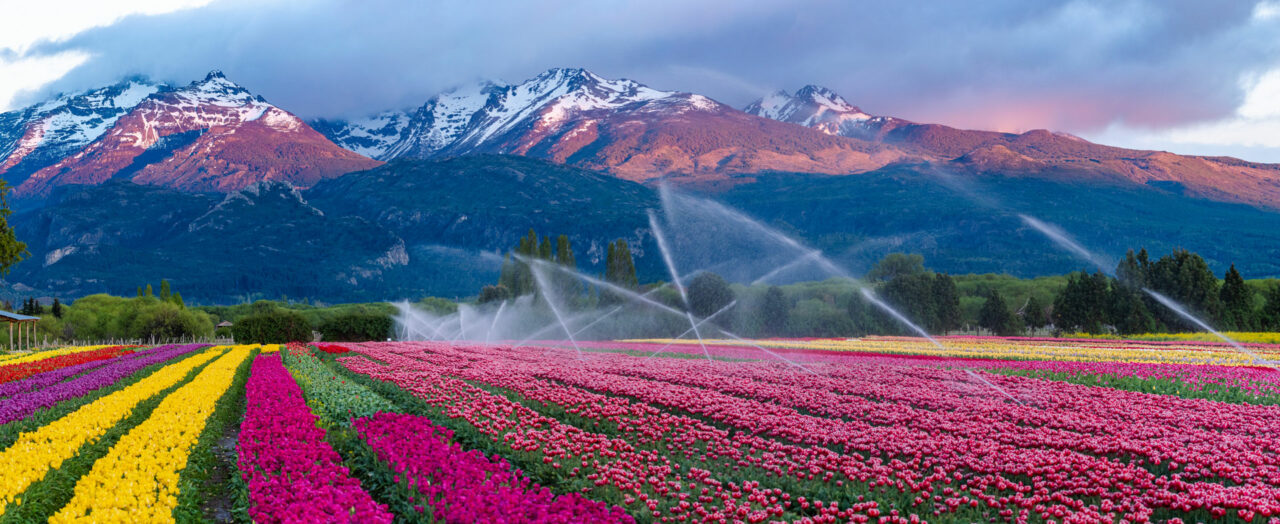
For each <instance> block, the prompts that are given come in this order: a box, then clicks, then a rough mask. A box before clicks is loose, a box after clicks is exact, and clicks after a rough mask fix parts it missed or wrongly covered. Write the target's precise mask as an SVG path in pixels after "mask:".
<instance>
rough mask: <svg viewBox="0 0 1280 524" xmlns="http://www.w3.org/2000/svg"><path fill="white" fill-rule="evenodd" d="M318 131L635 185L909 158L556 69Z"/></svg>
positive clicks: (701, 101)
mask: <svg viewBox="0 0 1280 524" xmlns="http://www.w3.org/2000/svg"><path fill="white" fill-rule="evenodd" d="M315 126H316V128H317V129H318V130H320V131H321V132H324V133H325V134H326V135H327V136H328V137H329V138H330V139H331V140H333V141H334V142H335V143H338V144H340V145H342V146H344V147H347V148H349V149H352V150H353V151H359V152H361V153H362V154H366V155H368V156H370V157H372V158H375V159H379V160H390V159H393V158H398V157H403V156H408V157H416V158H435V157H450V156H457V155H464V154H471V153H501V154H517V155H526V156H533V157H536V158H544V159H548V160H553V161H556V162H565V163H572V164H575V165H579V166H583V167H590V168H595V169H605V170H608V171H610V172H613V173H614V174H616V175H619V176H622V177H624V178H629V179H633V180H643V179H650V178H655V177H661V176H668V175H679V176H695V177H703V176H707V175H712V176H716V177H722V176H724V175H728V174H733V173H740V172H757V171H763V170H792V171H794V170H805V171H812V172H820V173H850V172H857V171H860V170H865V169H867V168H869V167H872V166H878V165H883V163H884V162H886V161H889V160H892V159H897V158H899V157H900V156H901V155H899V154H897V153H896V152H893V151H891V150H892V149H893V148H891V147H884V146H875V147H871V148H863V147H860V145H859V144H856V143H853V142H848V141H839V140H830V139H825V138H823V137H822V136H821V135H818V134H816V133H813V132H811V131H808V130H805V129H801V128H796V127H794V126H789V125H780V124H778V123H777V122H774V121H771V120H768V119H763V118H759V117H755V116H752V115H748V114H746V113H743V112H741V111H737V110H735V109H733V108H731V107H729V106H726V105H724V104H721V103H719V102H716V101H714V100H712V99H710V98H707V97H705V96H702V95H698V94H693V93H686V92H680V91H662V90H658V89H653V88H650V87H647V86H645V85H643V84H640V83H638V82H635V81H632V80H625V79H623V80H611V79H606V78H603V77H601V76H599V75H596V74H594V73H592V72H590V71H586V70H584V69H551V70H548V71H546V72H544V73H542V74H540V75H538V76H536V77H534V78H531V79H529V80H527V81H525V82H522V83H519V84H515V85H506V84H499V83H492V82H486V83H481V84H477V85H473V86H467V87H462V88H458V89H454V90H452V91H449V92H446V93H443V94H440V95H438V96H435V97H433V98H431V99H430V100H428V101H427V103H425V104H424V105H423V106H422V107H421V108H419V109H418V110H417V111H415V112H414V113H413V114H412V115H411V116H409V117H408V118H407V120H406V119H405V118H404V116H403V114H400V113H394V112H393V113H383V114H380V115H376V116H373V117H370V118H368V119H363V120H353V121H349V122H340V121H322V122H317V123H316V124H315ZM396 137H398V138H396ZM873 157H874V158H873Z"/></svg>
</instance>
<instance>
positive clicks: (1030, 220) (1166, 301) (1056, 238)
mask: <svg viewBox="0 0 1280 524" xmlns="http://www.w3.org/2000/svg"><path fill="white" fill-rule="evenodd" d="M1018 216H1019V217H1021V218H1022V221H1023V222H1025V223H1026V224H1027V225H1030V226H1031V227H1033V228H1035V229H1036V230H1037V231H1040V233H1041V234H1043V235H1044V236H1046V237H1048V238H1049V240H1052V241H1053V242H1054V243H1055V244H1057V245H1058V246H1059V247H1061V248H1063V249H1065V250H1067V251H1070V252H1071V253H1074V254H1075V255H1076V256H1079V257H1080V258H1082V259H1084V260H1087V261H1089V262H1090V263H1092V264H1094V265H1096V266H1098V269H1100V270H1101V271H1102V272H1103V273H1106V274H1108V275H1113V272H1112V271H1110V270H1108V269H1107V268H1106V267H1104V266H1103V265H1102V261H1103V259H1102V258H1101V257H1098V256H1097V255H1095V254H1094V253H1093V252H1092V251H1089V250H1088V249H1085V247H1084V246H1082V245H1080V244H1079V243H1078V242H1076V241H1075V240H1073V239H1071V237H1070V236H1068V235H1067V234H1066V232H1064V231H1062V230H1061V229H1060V228H1058V227H1057V226H1054V225H1051V224H1048V223H1046V222H1042V221H1040V220H1038V219H1036V218H1034V217H1031V216H1027V215H1018ZM1142 291H1143V292H1144V293H1146V294H1147V295H1149V296H1151V298H1154V299H1155V300H1156V302H1159V303H1160V305H1162V306H1164V307H1166V308H1168V309H1169V311H1172V312H1174V313H1175V314H1177V315H1178V316H1180V317H1182V318H1184V319H1186V320H1187V321H1189V322H1191V323H1193V324H1195V325H1196V326H1198V327H1200V328H1201V329H1203V330H1205V331H1208V332H1209V333H1212V334H1213V335H1214V336H1216V337H1218V338H1220V339H1222V341H1223V342H1226V343H1227V344H1228V345H1230V346H1231V347H1232V348H1234V349H1235V350H1236V351H1239V352H1241V353H1244V354H1247V355H1249V356H1250V357H1251V358H1252V359H1253V361H1254V362H1258V363H1262V364H1263V365H1265V366H1267V367H1270V368H1271V369H1274V370H1276V371H1280V367H1277V366H1276V364H1275V363H1273V362H1271V361H1269V360H1267V359H1264V358H1262V357H1260V356H1258V354H1257V353H1254V352H1253V351H1250V350H1248V349H1246V348H1245V347H1244V346H1242V345H1240V343H1239V342H1236V341H1235V340H1232V339H1231V337H1228V336H1226V335H1224V334H1222V332H1220V331H1218V330H1216V329H1214V328H1213V327H1212V326H1210V325H1209V323H1208V322H1205V321H1204V320H1201V319H1200V318H1199V317H1197V316H1195V315H1193V314H1191V312H1190V311H1188V310H1187V308H1185V307H1183V306H1182V305H1181V304H1179V303H1177V302H1176V301H1174V300H1173V299H1171V298H1169V297H1166V296H1164V295H1162V294H1160V293H1157V292H1155V291H1152V290H1150V289H1147V288H1145V287H1144V288H1142Z"/></svg>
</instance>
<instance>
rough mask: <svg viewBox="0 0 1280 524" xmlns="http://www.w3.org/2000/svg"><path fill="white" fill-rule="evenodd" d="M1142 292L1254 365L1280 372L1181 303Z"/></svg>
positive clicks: (1153, 292) (1153, 293)
mask: <svg viewBox="0 0 1280 524" xmlns="http://www.w3.org/2000/svg"><path fill="white" fill-rule="evenodd" d="M1142 291H1143V292H1144V293H1146V294H1148V295H1151V298H1154V299H1156V302H1159V303H1160V304H1161V305H1163V306H1164V307H1167V308H1169V309H1170V310H1171V311H1173V312H1174V313H1177V314H1178V315H1180V316H1182V317H1183V318H1185V319H1187V320H1190V321H1191V322H1193V323H1194V324H1195V325H1197V326H1199V327H1200V329H1203V330H1205V331H1208V332H1210V333H1213V335H1214V336H1216V337H1218V338H1220V339H1222V341H1223V342H1226V343H1227V344H1230V345H1231V347H1232V348H1235V350H1236V351H1239V352H1241V353H1244V354H1246V355H1249V357H1250V358H1252V359H1253V363H1255V364H1262V365H1264V366H1266V367H1269V368H1271V369H1272V370H1273V371H1280V367H1277V366H1276V363H1275V362H1272V361H1271V360H1268V359H1265V358H1263V357H1262V356H1260V355H1258V354H1257V353H1255V352H1253V351H1251V350H1249V349H1248V348H1246V347H1244V346H1243V345H1241V344H1240V343H1239V342H1236V341H1235V340H1232V339H1231V338H1230V337H1228V336H1226V335H1224V334H1222V332H1220V331H1218V330H1216V329H1213V327H1211V326H1210V325H1209V324H1208V323H1206V322H1204V321H1203V320H1200V319H1199V318H1197V317H1196V316H1195V315H1192V314H1191V312H1190V311H1187V308H1185V307H1183V306H1182V304H1179V303H1177V302H1175V301H1174V300H1173V299H1171V298H1169V297H1166V296H1164V295H1162V294H1160V293H1157V292H1155V291H1152V290H1150V289H1147V288H1145V287H1144V288H1142Z"/></svg>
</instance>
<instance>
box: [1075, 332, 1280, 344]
mask: <svg viewBox="0 0 1280 524" xmlns="http://www.w3.org/2000/svg"><path fill="white" fill-rule="evenodd" d="M1222 334H1223V335H1226V337H1227V338H1230V339H1231V340H1234V341H1236V342H1239V343H1241V344H1280V333H1274V332H1257V331H1227V332H1224V333H1222ZM1066 336H1068V337H1071V338H1097V339H1105V340H1152V341H1172V342H1215V343H1216V342H1222V339H1221V338H1220V337H1218V336H1217V335H1214V334H1213V333H1143V334H1140V335H1090V334H1079V335H1066Z"/></svg>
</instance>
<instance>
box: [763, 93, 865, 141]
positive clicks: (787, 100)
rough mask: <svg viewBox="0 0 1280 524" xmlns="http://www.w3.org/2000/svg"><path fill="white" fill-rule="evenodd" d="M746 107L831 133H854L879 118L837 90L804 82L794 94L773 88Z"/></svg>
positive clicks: (766, 116)
mask: <svg viewBox="0 0 1280 524" xmlns="http://www.w3.org/2000/svg"><path fill="white" fill-rule="evenodd" d="M743 111H746V112H747V113H751V114H753V115H756V116H762V117H765V118H769V119H773V120H778V121H781V122H788V123H792V124H798V125H802V126H805V127H811V128H814V129H817V130H819V131H822V132H823V133H827V134H831V135H846V136H854V134H859V133H861V132H862V130H863V129H865V128H866V127H867V126H868V125H873V124H874V123H875V122H876V121H877V117H874V116H872V115H869V114H867V113H864V112H863V111H862V110H861V109H859V108H858V107H857V106H855V105H853V104H850V103H849V101H848V100H845V99H844V97H841V96H840V95H838V94H836V93H835V92H834V91H832V90H830V89H827V88H825V87H821V86H815V85H807V86H804V87H802V88H800V90H799V91H796V93H795V94H794V95H791V94H789V93H787V92H786V91H781V90H779V91H774V92H773V93H770V94H769V95H766V96H765V97H763V98H761V99H760V100H757V101H755V102H753V103H752V104H751V105H748V106H747V107H746V108H745V109H743Z"/></svg>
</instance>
